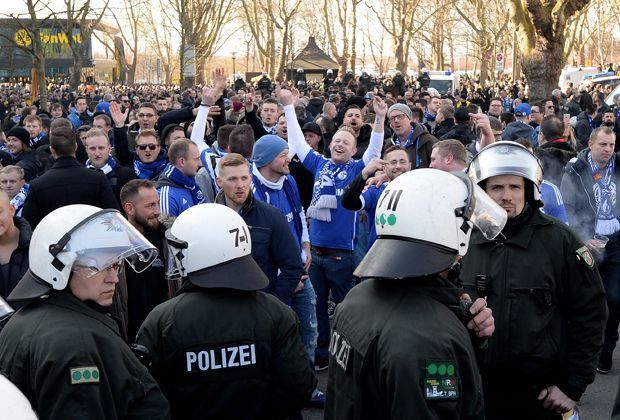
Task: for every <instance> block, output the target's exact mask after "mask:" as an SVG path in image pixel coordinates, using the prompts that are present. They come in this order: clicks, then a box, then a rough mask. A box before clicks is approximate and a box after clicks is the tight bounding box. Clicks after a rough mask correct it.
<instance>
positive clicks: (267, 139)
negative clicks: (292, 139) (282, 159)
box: [252, 134, 288, 168]
mask: <svg viewBox="0 0 620 420" xmlns="http://www.w3.org/2000/svg"><path fill="white" fill-rule="evenodd" d="M284 149H288V143H287V142H286V140H284V139H283V138H282V137H280V136H276V135H274V134H267V135H265V136H263V137H261V138H260V139H258V140H257V141H256V143H254V149H253V150H252V160H253V161H254V164H255V165H256V167H257V168H262V167H263V166H266V165H269V164H270V163H271V162H272V161H273V160H274V159H275V158H276V156H278V155H279V154H280V153H282V150H284Z"/></svg>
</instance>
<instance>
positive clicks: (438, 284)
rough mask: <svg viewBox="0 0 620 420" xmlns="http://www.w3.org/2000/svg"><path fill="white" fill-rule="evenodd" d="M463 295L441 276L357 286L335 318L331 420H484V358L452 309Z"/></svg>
mask: <svg viewBox="0 0 620 420" xmlns="http://www.w3.org/2000/svg"><path fill="white" fill-rule="evenodd" d="M442 283H443V284H442ZM461 294H462V290H461V289H458V288H455V287H449V286H447V285H446V284H445V281H444V280H441V279H439V278H430V279H429V278H426V279H422V278H421V279H415V278H414V279H406V280H385V279H369V280H365V281H364V282H362V283H360V284H359V285H357V286H356V287H354V288H353V289H352V290H351V291H350V292H349V293H348V295H347V297H346V298H345V299H344V301H343V302H342V303H340V304H339V305H338V306H337V307H336V313H335V316H334V320H333V326H332V333H331V334H332V335H331V340H330V345H329V352H330V356H329V380H328V384H327V405H326V407H325V418H326V419H338V420H341V419H344V420H346V419H441V420H446V419H483V418H484V413H483V398H482V384H481V380H480V375H479V373H478V366H477V364H476V356H475V354H474V350H473V347H472V343H471V340H470V337H469V334H468V332H467V330H466V328H465V327H464V325H463V323H462V322H461V320H460V319H459V318H458V317H457V316H456V315H455V313H454V312H453V310H452V309H451V308H450V306H458V305H459V298H460V296H461ZM369 311H370V312H369Z"/></svg>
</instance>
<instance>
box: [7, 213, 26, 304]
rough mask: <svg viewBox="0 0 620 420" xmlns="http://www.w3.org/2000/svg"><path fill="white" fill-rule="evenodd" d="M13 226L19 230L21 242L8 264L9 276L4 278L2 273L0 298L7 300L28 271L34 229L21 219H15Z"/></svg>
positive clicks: (19, 241)
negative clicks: (29, 251)
mask: <svg viewBox="0 0 620 420" xmlns="http://www.w3.org/2000/svg"><path fill="white" fill-rule="evenodd" d="M13 224H15V226H16V227H17V228H18V229H19V240H18V242H17V248H15V250H14V251H13V253H12V254H11V259H10V260H9V262H8V263H7V264H8V273H7V274H8V275H7V277H4V276H3V275H2V274H1V273H0V277H1V279H0V296H1V297H3V298H4V299H6V298H7V296H8V295H9V293H11V291H12V290H13V289H14V288H15V286H17V283H19V281H20V280H21V278H22V276H23V275H24V274H25V273H26V271H28V250H29V249H30V238H31V237H32V229H31V228H30V225H29V224H28V222H27V221H26V219H24V218H21V217H17V216H15V217H13Z"/></svg>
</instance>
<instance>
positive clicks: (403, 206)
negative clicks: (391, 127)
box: [354, 169, 507, 279]
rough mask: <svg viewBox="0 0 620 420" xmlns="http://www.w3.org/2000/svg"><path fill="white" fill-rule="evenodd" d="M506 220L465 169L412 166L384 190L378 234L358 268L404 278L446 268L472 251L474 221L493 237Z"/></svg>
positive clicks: (361, 271) (364, 272) (364, 273)
mask: <svg viewBox="0 0 620 420" xmlns="http://www.w3.org/2000/svg"><path fill="white" fill-rule="evenodd" d="M506 220H507V215H506V211H505V210H504V209H502V208H501V207H500V206H499V205H497V204H496V203H495V202H494V201H493V200H492V199H491V198H490V197H489V196H488V195H487V194H486V193H485V192H484V191H482V189H481V188H480V187H478V186H477V185H475V184H473V183H472V182H471V180H470V179H469V178H468V177H467V175H465V174H464V173H462V172H451V173H450V172H443V171H440V170H437V169H416V170H415V171H411V172H407V173H405V174H403V175H401V176H399V177H398V178H396V179H395V180H394V181H392V182H390V183H389V185H388V186H387V187H386V189H385V190H384V191H383V193H382V194H381V197H380V198H379V203H378V205H377V210H376V213H375V220H374V223H375V228H376V230H377V240H376V241H375V243H374V244H373V246H372V247H371V248H370V250H369V251H368V253H367V254H366V257H365V258H364V259H363V260H362V262H361V263H360V265H359V266H358V267H357V269H356V270H355V273H354V274H355V275H356V276H358V277H376V278H389V279H400V278H406V277H421V276H428V275H432V274H437V273H441V272H442V271H444V270H446V269H448V268H450V267H451V266H452V265H453V264H454V263H455V261H456V259H457V256H459V255H460V256H463V255H465V253H466V252H467V248H468V246H469V237H470V235H471V228H472V225H475V226H477V227H478V228H479V229H480V231H481V232H482V234H483V235H484V236H485V237H487V238H488V239H493V238H495V237H496V236H497V235H498V234H499V233H500V232H501V230H502V229H503V227H504V225H505V224H506Z"/></svg>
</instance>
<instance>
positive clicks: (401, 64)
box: [394, 38, 407, 74]
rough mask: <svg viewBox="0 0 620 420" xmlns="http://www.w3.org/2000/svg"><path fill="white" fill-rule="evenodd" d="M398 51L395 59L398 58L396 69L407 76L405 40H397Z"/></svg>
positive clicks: (395, 52) (396, 50)
mask: <svg viewBox="0 0 620 420" xmlns="http://www.w3.org/2000/svg"><path fill="white" fill-rule="evenodd" d="M394 43H395V44H396V49H395V51H394V58H396V69H397V70H400V72H401V73H402V74H407V57H405V49H404V48H403V39H402V38H400V39H396V40H395V42H394Z"/></svg>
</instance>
